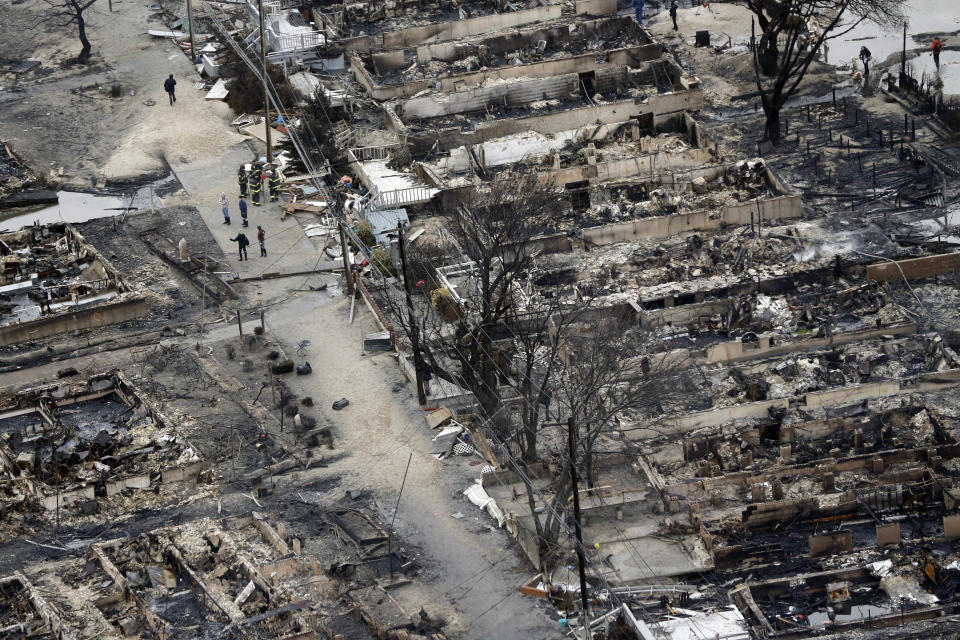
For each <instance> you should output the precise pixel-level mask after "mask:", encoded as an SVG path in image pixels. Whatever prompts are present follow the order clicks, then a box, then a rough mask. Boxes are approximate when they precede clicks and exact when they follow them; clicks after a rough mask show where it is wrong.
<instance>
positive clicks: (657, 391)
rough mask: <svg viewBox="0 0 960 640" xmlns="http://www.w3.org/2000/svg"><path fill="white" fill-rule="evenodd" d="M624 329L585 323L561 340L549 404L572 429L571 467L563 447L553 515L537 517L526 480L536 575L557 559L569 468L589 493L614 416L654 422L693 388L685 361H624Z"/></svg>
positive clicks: (615, 322) (612, 322)
mask: <svg viewBox="0 0 960 640" xmlns="http://www.w3.org/2000/svg"><path fill="white" fill-rule="evenodd" d="M626 326H627V325H626V324H625V323H624V322H622V321H621V320H620V319H618V318H608V319H591V321H590V322H589V323H583V324H581V325H579V326H573V325H570V326H568V327H566V329H565V331H564V332H563V336H562V340H563V346H562V349H561V353H560V354H559V355H560V360H561V361H562V364H560V365H558V367H557V369H556V371H555V373H554V376H553V378H554V380H555V384H556V387H557V389H558V393H557V394H555V396H554V397H555V398H556V397H557V396H561V397H560V398H559V399H560V402H559V403H558V404H560V405H561V407H562V409H559V408H558V413H559V411H561V410H562V411H563V412H564V415H565V416H566V417H567V419H568V420H569V422H570V424H569V425H566V426H564V427H563V429H564V430H566V429H568V428H572V429H573V430H574V432H573V435H574V442H575V445H574V451H575V459H574V460H572V461H571V459H570V456H569V455H567V452H566V447H563V451H562V452H561V451H557V452H556V453H557V454H558V458H559V459H560V460H561V461H562V463H561V465H560V469H559V472H558V473H557V474H556V475H555V477H554V482H553V486H552V488H551V492H550V503H551V504H552V505H553V506H554V509H553V510H547V511H546V512H545V513H542V514H541V513H538V511H542V509H539V505H537V504H536V501H535V500H534V499H533V494H534V493H535V492H534V488H533V487H532V486H531V484H530V482H528V481H527V480H526V479H525V480H524V483H525V485H526V490H527V501H528V506H529V508H530V512H531V514H532V515H533V520H534V526H535V527H536V534H537V537H538V541H539V555H540V559H541V566H540V569H541V570H542V571H543V570H546V569H548V568H549V567H550V566H551V565H552V563H553V561H554V560H555V559H556V557H555V552H556V550H557V549H558V548H559V546H558V541H559V536H560V533H561V531H562V526H561V525H562V520H563V519H565V518H567V517H568V513H567V511H566V508H567V506H568V502H569V499H570V496H571V492H572V491H573V487H572V485H571V482H570V465H571V464H575V465H576V468H577V474H578V475H579V476H580V477H581V478H584V479H585V480H586V484H587V487H588V488H593V487H595V486H596V482H597V474H598V470H597V465H596V454H595V446H596V443H597V441H598V439H599V438H600V436H601V435H603V434H608V433H611V432H612V431H614V430H616V429H617V428H618V427H617V421H618V416H619V414H620V413H622V412H623V411H626V410H630V409H632V410H639V411H642V412H645V413H647V414H649V415H651V416H654V415H656V414H658V413H661V412H662V411H663V410H664V408H665V407H666V406H669V405H670V404H673V403H674V402H679V401H681V400H682V398H683V396H684V395H685V394H686V393H688V391H689V389H690V388H691V387H692V386H693V385H692V383H691V382H690V381H689V380H688V379H687V376H688V373H689V371H690V367H691V363H690V362H689V361H688V360H687V359H686V357H685V356H684V357H681V356H678V355H677V354H676V353H673V352H665V353H660V354H650V355H637V356H635V357H625V356H624V354H625V353H629V352H630V351H631V350H632V349H631V348H630V345H628V344H626V342H627V339H626V338H624V337H623V335H624V329H625V328H626ZM527 475H528V476H530V475H531V474H529V473H528V474H527ZM554 512H555V513H554Z"/></svg>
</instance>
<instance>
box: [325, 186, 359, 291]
mask: <svg viewBox="0 0 960 640" xmlns="http://www.w3.org/2000/svg"><path fill="white" fill-rule="evenodd" d="M330 204H331V205H332V204H333V203H332V202H331V203H330ZM344 224H346V223H343V222H337V228H338V229H339V230H340V252H341V253H342V254H343V273H344V275H346V276H347V295H349V296H352V295H354V294H355V293H356V292H355V291H354V286H353V270H352V267H351V266H350V256H349V254H348V253H347V239H346V234H344V232H343V225H344Z"/></svg>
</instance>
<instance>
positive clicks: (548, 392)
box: [540, 383, 553, 422]
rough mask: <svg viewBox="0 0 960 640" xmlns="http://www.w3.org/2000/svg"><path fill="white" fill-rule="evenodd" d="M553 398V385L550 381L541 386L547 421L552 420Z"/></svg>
mask: <svg viewBox="0 0 960 640" xmlns="http://www.w3.org/2000/svg"><path fill="white" fill-rule="evenodd" d="M552 399H553V387H551V386H550V383H547V384H545V385H543V386H542V387H540V404H542V405H543V407H544V410H545V411H546V414H547V415H546V417H545V418H544V419H545V420H546V421H548V422H549V421H550V401H551V400H552Z"/></svg>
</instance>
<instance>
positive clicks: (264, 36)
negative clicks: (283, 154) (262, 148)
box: [257, 0, 273, 162]
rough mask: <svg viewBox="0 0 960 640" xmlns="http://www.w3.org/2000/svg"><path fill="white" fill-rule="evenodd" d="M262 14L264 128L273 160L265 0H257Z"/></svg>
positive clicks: (268, 154) (269, 154) (268, 150)
mask: <svg viewBox="0 0 960 640" xmlns="http://www.w3.org/2000/svg"><path fill="white" fill-rule="evenodd" d="M257 14H258V15H259V16H260V63H261V64H262V65H263V129H264V136H265V137H266V140H267V162H273V146H272V145H271V144H270V92H269V91H267V32H266V30H264V28H263V0H257Z"/></svg>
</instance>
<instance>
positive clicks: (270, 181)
mask: <svg viewBox="0 0 960 640" xmlns="http://www.w3.org/2000/svg"><path fill="white" fill-rule="evenodd" d="M237 182H238V183H239V184H240V197H241V198H244V197H246V195H247V190H248V189H249V190H250V198H251V199H252V200H253V205H254V206H255V207H259V206H260V200H261V194H262V192H263V187H264V185H267V186H268V187H270V202H276V201H277V199H278V198H279V197H280V172H279V171H277V169H276V168H275V167H272V166H270V165H266V164H263V163H262V162H256V163H254V164H253V165H251V166H250V168H249V169H248V168H247V167H246V166H245V165H242V166H241V167H240V169H239V170H238V171H237Z"/></svg>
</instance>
